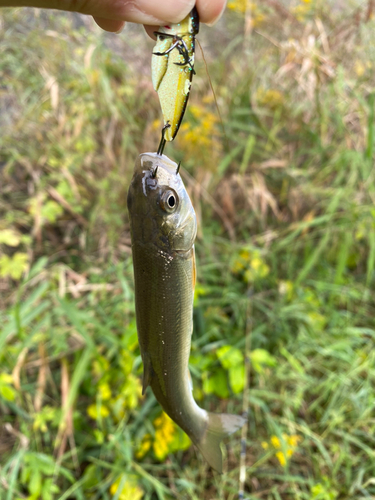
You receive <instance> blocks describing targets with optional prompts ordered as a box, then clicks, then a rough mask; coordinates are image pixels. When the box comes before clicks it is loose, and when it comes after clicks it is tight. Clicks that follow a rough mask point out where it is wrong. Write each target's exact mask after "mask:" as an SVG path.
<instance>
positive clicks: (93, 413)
mask: <svg viewBox="0 0 375 500" xmlns="http://www.w3.org/2000/svg"><path fill="white" fill-rule="evenodd" d="M98 410H99V413H98ZM87 415H88V416H89V417H90V418H92V419H93V420H97V419H98V417H99V416H100V417H101V418H105V417H108V415H109V410H108V408H107V407H106V406H104V405H100V406H98V405H96V404H92V405H90V406H89V407H88V408H87Z"/></svg>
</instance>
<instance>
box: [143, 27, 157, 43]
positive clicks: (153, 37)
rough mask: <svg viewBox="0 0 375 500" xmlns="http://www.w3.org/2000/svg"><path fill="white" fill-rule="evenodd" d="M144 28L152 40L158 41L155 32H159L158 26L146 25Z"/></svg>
mask: <svg viewBox="0 0 375 500" xmlns="http://www.w3.org/2000/svg"><path fill="white" fill-rule="evenodd" d="M143 27H144V29H145V31H146V33H147V34H148V36H149V37H150V38H152V39H153V40H156V36H155V35H154V31H156V30H157V26H150V25H149V24H146V25H145V26H143Z"/></svg>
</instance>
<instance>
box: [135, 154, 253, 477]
mask: <svg viewBox="0 0 375 500" xmlns="http://www.w3.org/2000/svg"><path fill="white" fill-rule="evenodd" d="M177 172H178V167H177V165H176V164H175V163H174V162H172V161H171V160H169V159H168V158H167V157H166V156H164V155H163V156H159V155H157V154H155V153H145V154H142V155H140V156H139V157H138V159H137V162H136V165H135V169H134V176H133V179H132V182H131V185H130V188H129V193H128V210H129V215H130V227H131V237H132V254H133V266H134V281H135V304H136V319H137V330H138V338H139V345H140V349H141V355H142V360H143V369H144V373H143V392H144V391H145V389H146V388H147V386H148V385H150V386H151V388H152V390H153V392H154V394H155V397H156V399H157V400H158V402H159V403H160V405H161V406H162V407H163V409H164V411H165V412H166V413H167V414H168V415H169V416H170V417H171V418H172V419H173V420H174V421H175V422H176V424H178V425H179V426H180V427H181V429H183V430H184V431H185V432H186V433H187V434H188V436H189V437H190V439H191V440H192V441H193V443H194V444H195V445H196V446H197V447H198V448H199V449H200V450H201V452H202V453H203V455H204V457H205V458H206V459H207V461H208V462H209V464H210V465H211V466H212V467H213V468H214V469H216V470H217V471H219V472H221V471H222V455H221V450H220V444H219V443H220V441H221V439H223V437H225V436H228V435H229V434H231V433H232V432H234V431H236V430H237V429H239V428H240V427H242V425H243V424H244V423H245V419H244V418H242V417H239V416H235V415H227V414H213V413H208V412H207V411H205V410H203V409H202V408H200V407H199V406H198V405H197V403H196V402H195V400H194V398H193V394H192V385H191V379H190V374H189V369H188V362H189V355H190V345H191V334H192V329H193V295H194V286H195V257H194V240H195V236H196V231H197V223H196V217H195V212H194V209H193V206H192V204H191V201H190V199H189V196H188V194H187V191H186V189H185V187H184V185H183V182H182V180H181V177H180V175H179V174H178V173H177Z"/></svg>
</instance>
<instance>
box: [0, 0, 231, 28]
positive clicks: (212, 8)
mask: <svg viewBox="0 0 375 500" xmlns="http://www.w3.org/2000/svg"><path fill="white" fill-rule="evenodd" d="M194 4H196V7H197V10H198V14H199V18H200V22H202V23H207V24H213V23H214V22H215V21H217V20H218V19H219V17H220V15H221V14H222V12H223V10H224V8H225V4H226V0H196V1H195V0H157V1H155V0H0V7H40V8H44V9H58V10H67V11H73V12H80V13H81V14H89V15H91V16H93V18H94V19H95V21H96V23H97V24H98V25H99V26H100V27H101V28H103V29H104V30H106V31H112V32H118V31H120V30H122V28H123V27H124V24H125V22H126V21H130V22H133V23H139V24H144V25H145V26H146V30H147V25H149V26H162V25H165V24H168V23H176V22H179V21H181V20H182V19H183V18H184V17H186V16H187V15H188V13H189V12H190V11H191V10H192V8H193V7H194ZM147 31H148V33H150V30H147ZM151 31H152V30H151Z"/></svg>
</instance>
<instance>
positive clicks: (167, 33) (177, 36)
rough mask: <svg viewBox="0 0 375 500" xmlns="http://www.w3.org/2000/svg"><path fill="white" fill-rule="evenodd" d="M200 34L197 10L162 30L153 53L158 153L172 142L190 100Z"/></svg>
mask: <svg viewBox="0 0 375 500" xmlns="http://www.w3.org/2000/svg"><path fill="white" fill-rule="evenodd" d="M198 31H199V17H198V12H197V10H196V8H195V7H194V9H193V10H192V11H191V12H190V14H189V15H188V16H186V17H185V19H184V20H183V21H181V22H180V23H177V24H171V25H170V26H162V27H160V28H159V31H155V32H154V34H155V36H156V37H157V41H156V45H155V47H154V51H153V53H152V62H151V69H152V83H153V86H154V89H155V90H156V91H157V93H158V95H159V100H160V105H161V109H162V113H163V118H164V127H163V131H162V138H161V142H160V145H159V149H158V153H159V154H162V153H163V149H164V146H165V142H166V141H173V139H174V138H175V137H176V134H177V132H178V129H179V127H180V124H181V121H182V118H183V116H184V113H185V109H186V105H187V101H188V99H189V93H190V87H191V81H192V78H193V75H194V74H195V71H194V52H195V35H196V34H197V33H198Z"/></svg>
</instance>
